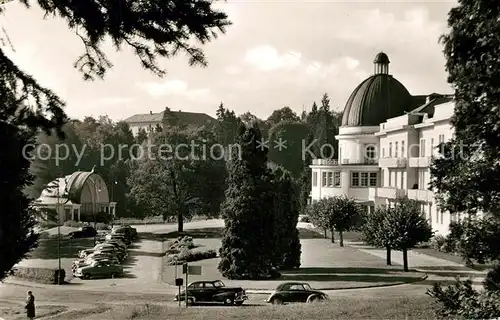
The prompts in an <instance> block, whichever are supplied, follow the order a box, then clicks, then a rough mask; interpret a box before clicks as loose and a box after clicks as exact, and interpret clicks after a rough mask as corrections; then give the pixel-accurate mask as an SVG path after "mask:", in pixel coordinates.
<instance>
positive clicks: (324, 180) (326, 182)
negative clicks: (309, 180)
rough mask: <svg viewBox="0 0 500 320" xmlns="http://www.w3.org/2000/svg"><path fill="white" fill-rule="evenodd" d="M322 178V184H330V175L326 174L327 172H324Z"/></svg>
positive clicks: (324, 185)
mask: <svg viewBox="0 0 500 320" xmlns="http://www.w3.org/2000/svg"><path fill="white" fill-rule="evenodd" d="M321 178H322V179H321V180H322V183H321V186H323V187H326V185H327V184H328V177H327V176H326V172H323V174H322V175H321Z"/></svg>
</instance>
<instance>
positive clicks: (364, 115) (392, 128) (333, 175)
mask: <svg viewBox="0 0 500 320" xmlns="http://www.w3.org/2000/svg"><path fill="white" fill-rule="evenodd" d="M389 63H390V62H389V58H388V57H387V55H386V54H385V53H379V54H378V55H377V56H376V57H375V61H374V74H373V75H372V76H370V77H369V78H367V79H366V80H364V81H363V82H362V83H361V84H360V85H359V86H358V87H357V88H356V89H355V90H354V91H353V93H352V94H351V96H350V97H349V99H348V100H347V103H346V106H345V108H344V113H343V117H342V124H341V127H340V128H339V134H338V135H337V136H336V137H335V138H336V139H337V140H338V142H339V151H338V157H337V159H315V160H313V163H312V165H311V166H310V167H311V170H312V190H311V200H312V201H316V200H318V199H321V198H323V197H331V196H337V195H347V196H349V197H352V198H354V199H356V200H357V201H358V202H359V203H360V204H362V205H364V206H366V207H367V210H368V211H369V212H370V211H372V210H374V209H375V207H376V206H378V205H382V204H391V203H393V202H394V201H396V200H397V199H400V198H409V199H414V200H417V201H419V202H420V205H421V209H422V214H424V215H425V216H426V217H427V219H428V220H429V222H430V223H431V225H432V228H433V229H434V230H435V231H436V233H438V234H443V235H445V234H447V233H448V227H449V224H450V222H451V221H452V220H455V219H459V217H457V216H455V215H450V214H449V213H445V212H441V211H439V209H438V208H437V206H436V201H435V199H434V195H433V193H432V191H430V190H429V182H430V179H431V176H430V169H429V165H430V163H431V157H432V156H433V155H437V154H438V147H437V146H438V145H439V144H440V143H442V142H445V141H447V140H449V139H451V138H452V136H453V128H452V125H451V118H452V116H453V112H454V102H453V96H452V95H446V94H436V93H433V94H429V95H427V96H420V95H419V96H412V95H411V94H410V93H409V92H408V90H407V89H406V88H405V87H404V86H403V85H402V84H401V83H400V82H399V81H398V80H396V79H395V78H394V77H393V76H392V75H390V74H389Z"/></svg>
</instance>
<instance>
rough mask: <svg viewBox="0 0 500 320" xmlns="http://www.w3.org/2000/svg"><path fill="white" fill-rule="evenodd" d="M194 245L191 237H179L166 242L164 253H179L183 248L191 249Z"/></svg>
mask: <svg viewBox="0 0 500 320" xmlns="http://www.w3.org/2000/svg"><path fill="white" fill-rule="evenodd" d="M194 247H195V246H194V242H193V238H192V237H188V236H184V237H179V238H177V239H176V240H170V241H168V242H167V250H166V253H179V252H180V251H181V250H182V249H183V248H186V249H192V248H194Z"/></svg>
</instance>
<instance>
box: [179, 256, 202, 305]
mask: <svg viewBox="0 0 500 320" xmlns="http://www.w3.org/2000/svg"><path fill="white" fill-rule="evenodd" d="M182 273H184V274H185V275H186V290H185V292H184V293H185V295H186V296H185V297H184V300H185V301H186V308H187V307H188V290H187V286H188V283H189V282H188V275H189V274H192V275H197V276H201V266H188V264H187V263H184V264H183V265H182ZM181 280H182V279H181ZM179 288H180V287H179ZM179 290H180V289H179ZM179 299H180V297H179Z"/></svg>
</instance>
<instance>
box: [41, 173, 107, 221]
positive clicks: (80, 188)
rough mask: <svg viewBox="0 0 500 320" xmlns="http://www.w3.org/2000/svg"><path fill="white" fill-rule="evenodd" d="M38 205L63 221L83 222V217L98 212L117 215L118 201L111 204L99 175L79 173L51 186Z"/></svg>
mask: <svg viewBox="0 0 500 320" xmlns="http://www.w3.org/2000/svg"><path fill="white" fill-rule="evenodd" d="M35 206H36V207H37V208H45V209H51V210H54V211H55V212H56V213H57V216H59V220H60V221H67V220H76V221H80V219H81V218H82V215H87V216H89V215H93V214H96V213H98V212H106V213H109V214H111V215H113V216H115V208H116V202H113V201H110V198H109V192H108V187H107V186H106V182H105V181H104V179H103V178H102V177H101V176H100V175H98V174H96V173H94V172H93V171H90V172H85V171H77V172H74V173H73V174H71V175H68V176H65V177H64V178H58V179H56V180H54V181H52V182H51V183H49V184H48V186H47V188H45V190H43V191H42V194H41V195H40V197H39V198H38V199H37V200H36V201H35ZM87 220H88V219H87Z"/></svg>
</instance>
